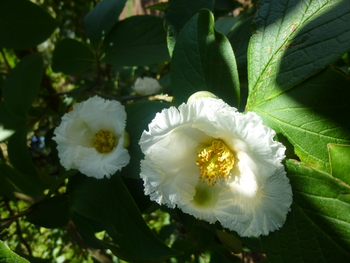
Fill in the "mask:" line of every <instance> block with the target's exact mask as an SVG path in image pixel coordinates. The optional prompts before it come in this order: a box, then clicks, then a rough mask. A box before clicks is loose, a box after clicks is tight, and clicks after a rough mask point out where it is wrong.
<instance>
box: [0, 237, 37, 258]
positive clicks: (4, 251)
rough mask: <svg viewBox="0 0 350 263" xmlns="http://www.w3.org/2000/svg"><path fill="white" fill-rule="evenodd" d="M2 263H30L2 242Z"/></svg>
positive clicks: (0, 244) (0, 249)
mask: <svg viewBox="0 0 350 263" xmlns="http://www.w3.org/2000/svg"><path fill="white" fill-rule="evenodd" d="M0 263H30V262H29V261H27V260H26V259H24V258H22V257H20V256H19V255H17V254H16V253H14V252H13V251H11V250H10V249H9V247H8V246H6V245H5V244H4V242H2V241H1V240H0Z"/></svg>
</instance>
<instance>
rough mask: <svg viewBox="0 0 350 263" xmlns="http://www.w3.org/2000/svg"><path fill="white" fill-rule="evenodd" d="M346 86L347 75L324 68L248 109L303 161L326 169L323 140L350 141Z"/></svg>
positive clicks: (328, 166) (338, 142)
mask: <svg viewBox="0 0 350 263" xmlns="http://www.w3.org/2000/svg"><path fill="white" fill-rule="evenodd" d="M349 87H350V79H349V78H347V77H346V76H345V75H343V74H342V73H340V72H338V71H335V70H333V69H329V68H328V69H326V70H324V71H322V72H320V73H319V74H317V75H316V76H314V77H312V78H310V79H308V80H307V81H305V82H303V83H302V84H300V85H298V86H296V87H294V88H293V89H291V90H289V91H287V92H285V93H283V94H281V95H279V96H278V97H276V98H274V99H271V100H268V101H265V102H263V103H261V104H259V105H258V106H256V107H254V108H253V109H252V110H253V111H255V112H256V113H257V114H259V115H260V116H261V117H262V119H263V122H264V124H266V125H268V126H270V127H271V128H272V129H274V130H275V131H276V132H277V133H282V134H283V135H284V136H285V137H287V139H288V140H289V142H290V143H291V144H292V145H293V146H294V147H295V153H296V154H297V155H298V156H299V158H300V159H301V160H302V161H303V162H304V163H307V164H308V165H310V166H312V167H315V168H317V169H320V170H323V171H326V172H328V173H330V164H329V159H328V149H327V144H328V143H335V144H350V132H349V131H350V122H349V121H348V120H349V119H350V103H349V98H350V88H349Z"/></svg>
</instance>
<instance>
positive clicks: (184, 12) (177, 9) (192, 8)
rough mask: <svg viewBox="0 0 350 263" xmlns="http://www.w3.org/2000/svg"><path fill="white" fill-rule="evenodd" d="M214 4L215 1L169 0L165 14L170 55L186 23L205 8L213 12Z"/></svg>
mask: <svg viewBox="0 0 350 263" xmlns="http://www.w3.org/2000/svg"><path fill="white" fill-rule="evenodd" d="M214 3H215V0H196V1H188V0H169V2H168V8H167V10H166V13H165V25H166V28H167V44H168V49H169V53H170V54H172V53H173V50H174V47H175V43H176V39H177V37H178V36H179V34H180V32H181V30H182V28H183V27H184V26H185V25H186V23H187V22H188V21H190V20H191V18H192V17H193V16H194V15H195V14H197V13H198V12H199V11H200V10H201V9H203V8H206V9H209V10H213V7H214Z"/></svg>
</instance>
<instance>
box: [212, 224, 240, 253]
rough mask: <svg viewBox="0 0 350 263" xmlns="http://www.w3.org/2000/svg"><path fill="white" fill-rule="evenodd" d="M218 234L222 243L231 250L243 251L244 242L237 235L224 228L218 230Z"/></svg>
mask: <svg viewBox="0 0 350 263" xmlns="http://www.w3.org/2000/svg"><path fill="white" fill-rule="evenodd" d="M216 234H217V236H218V238H219V239H220V241H221V243H222V244H223V245H224V246H225V247H227V248H228V250H229V251H231V252H233V253H235V254H239V253H241V252H242V242H241V241H240V240H239V239H238V238H237V237H235V236H234V235H232V234H230V233H228V232H225V231H222V230H216Z"/></svg>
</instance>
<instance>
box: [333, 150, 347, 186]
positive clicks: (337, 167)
mask: <svg viewBox="0 0 350 263" xmlns="http://www.w3.org/2000/svg"><path fill="white" fill-rule="evenodd" d="M328 151H329V159H330V163H331V167H332V175H333V176H334V177H335V178H338V179H339V180H342V181H343V182H345V183H346V184H347V185H350V162H349V160H350V145H338V144H329V145H328Z"/></svg>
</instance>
